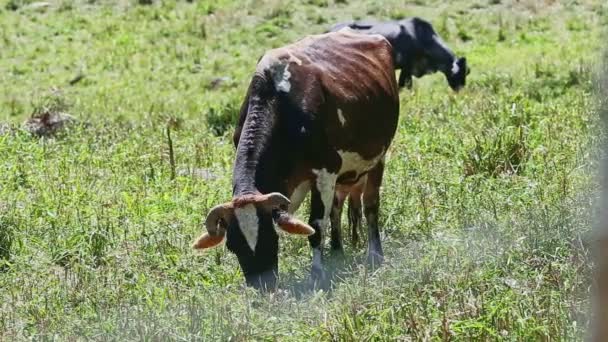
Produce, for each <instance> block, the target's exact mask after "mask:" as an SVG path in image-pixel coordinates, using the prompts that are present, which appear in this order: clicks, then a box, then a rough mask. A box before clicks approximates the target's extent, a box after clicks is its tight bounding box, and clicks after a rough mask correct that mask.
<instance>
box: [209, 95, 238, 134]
mask: <svg viewBox="0 0 608 342" xmlns="http://www.w3.org/2000/svg"><path fill="white" fill-rule="evenodd" d="M239 110H240V107H239V105H236V102H228V103H225V104H221V105H215V106H211V107H210V108H209V109H208V111H207V113H206V114H205V120H206V121H207V125H208V127H209V128H210V129H211V131H212V132H213V134H215V135H216V136H222V135H224V134H225V133H226V132H227V131H228V130H229V129H230V128H231V127H234V125H235V124H236V122H237V119H238V115H239Z"/></svg>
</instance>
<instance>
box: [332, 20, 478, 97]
mask: <svg viewBox="0 0 608 342" xmlns="http://www.w3.org/2000/svg"><path fill="white" fill-rule="evenodd" d="M345 28H349V29H352V30H355V31H357V32H360V33H367V34H380V35H382V36H384V37H385V38H386V39H388V41H389V42H390V43H391V45H392V46H393V49H394V58H395V66H396V69H401V73H400V75H399V87H400V88H403V87H407V88H411V87H412V76H416V77H422V76H424V75H427V74H431V73H434V72H436V71H441V72H442V73H443V74H445V77H446V78H447V80H448V84H449V85H450V87H451V88H452V89H453V90H454V91H458V90H459V89H461V88H462V87H464V86H465V83H466V76H467V73H468V72H469V70H468V69H467V61H466V58H465V57H461V58H458V57H456V55H454V53H453V52H452V51H451V50H450V48H448V46H447V45H446V44H445V43H444V42H443V40H442V39H441V37H439V35H438V34H437V33H436V32H435V30H434V29H433V26H432V25H431V24H430V23H429V22H427V21H425V20H424V19H421V18H418V17H413V18H408V19H402V20H393V21H387V22H374V21H356V22H349V23H340V24H336V25H334V26H333V27H332V28H331V29H330V31H332V32H333V31H339V30H342V29H345Z"/></svg>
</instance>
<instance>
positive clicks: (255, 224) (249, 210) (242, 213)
mask: <svg viewBox="0 0 608 342" xmlns="http://www.w3.org/2000/svg"><path fill="white" fill-rule="evenodd" d="M234 215H235V216H236V219H237V221H238V222H239V228H240V229H241V232H243V236H244V237H245V240H247V244H248V245H249V248H251V251H253V252H255V246H256V245H257V244H258V230H259V229H260V221H259V220H258V214H257V212H256V210H255V206H254V205H253V204H248V205H246V206H244V207H242V208H236V209H234Z"/></svg>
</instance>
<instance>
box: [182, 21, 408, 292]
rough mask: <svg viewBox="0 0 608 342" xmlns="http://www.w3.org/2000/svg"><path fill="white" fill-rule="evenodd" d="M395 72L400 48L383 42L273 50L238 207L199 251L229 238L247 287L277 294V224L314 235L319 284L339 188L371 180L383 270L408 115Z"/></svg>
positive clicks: (260, 89) (371, 216) (210, 227)
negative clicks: (400, 131)
mask: <svg viewBox="0 0 608 342" xmlns="http://www.w3.org/2000/svg"><path fill="white" fill-rule="evenodd" d="M393 70H394V61H393V55H392V48H391V45H390V43H389V42H388V41H387V40H386V39H385V38H384V37H382V36H380V35H367V34H358V33H356V32H332V33H326V34H321V35H312V36H308V37H306V38H303V39H301V40H299V41H297V42H295V43H293V44H290V45H287V46H284V47H282V48H278V49H274V50H270V51H268V52H266V53H265V54H264V56H263V57H262V58H261V59H260V60H259V61H258V64H257V67H256V71H255V73H254V75H253V77H252V79H251V82H250V84H249V88H248V90H247V95H246V97H245V100H244V102H243V104H242V106H241V110H240V116H239V121H238V123H237V127H236V129H235V133H234V144H235V146H236V157H235V161H234V167H233V169H234V170H233V177H232V183H233V187H232V200H231V201H229V202H227V203H224V204H220V205H217V206H215V207H213V208H212V209H211V210H210V211H209V213H208V215H207V218H206V219H205V223H204V226H205V228H206V230H207V231H206V232H205V233H204V234H202V235H201V236H200V237H199V238H198V239H197V241H196V242H195V243H194V245H193V247H194V248H195V249H204V248H210V247H213V246H215V245H217V244H219V243H220V242H222V241H224V239H225V240H226V247H227V248H228V250H230V251H231V252H233V253H234V254H236V257H237V259H238V262H239V265H240V267H241V270H242V272H243V274H244V276H245V280H246V283H247V284H248V285H249V286H252V287H254V288H258V289H274V288H276V281H277V277H278V249H279V244H278V234H277V232H276V231H275V228H274V224H276V226H277V227H278V228H280V230H283V231H285V232H287V233H291V234H299V235H307V236H308V240H309V243H310V246H311V248H312V263H311V264H312V266H311V273H310V278H311V279H312V280H313V281H314V282H315V283H319V281H321V282H324V280H326V275H325V271H324V269H323V265H322V263H323V257H322V256H323V241H324V230H325V229H326V228H327V225H328V223H329V216H330V213H331V210H332V207H333V205H332V203H333V198H334V194H335V190H336V187H337V186H341V187H348V186H350V185H352V184H357V183H358V182H359V181H360V179H362V178H363V177H365V178H366V180H367V182H366V185H367V187H366V188H365V191H364V196H363V206H364V211H365V214H366V218H367V223H368V229H369V236H370V239H369V240H370V241H369V247H368V259H369V260H370V262H372V263H375V264H379V263H380V262H381V261H382V258H383V251H382V246H381V243H380V235H379V228H378V212H379V205H380V192H379V188H380V183H381V181H382V174H383V171H384V158H385V154H386V152H387V150H388V148H389V146H390V144H391V141H392V140H393V137H394V135H395V131H396V129H397V121H398V117H399V91H398V87H397V81H396V79H395V74H394V71H393ZM308 193H310V194H311V196H310V216H309V219H308V223H304V222H302V221H300V220H298V219H297V218H295V217H294V216H293V214H294V212H295V211H296V210H297V209H298V207H299V205H300V204H301V203H302V202H303V200H304V198H305V197H306V196H307V194H308ZM273 223H274V224H273ZM333 237H334V235H333V234H332V238H333ZM334 245H336V243H332V246H334Z"/></svg>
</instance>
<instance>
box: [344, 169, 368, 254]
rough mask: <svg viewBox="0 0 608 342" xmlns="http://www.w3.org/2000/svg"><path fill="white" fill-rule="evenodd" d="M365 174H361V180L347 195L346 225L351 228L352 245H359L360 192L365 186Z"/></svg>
mask: <svg viewBox="0 0 608 342" xmlns="http://www.w3.org/2000/svg"><path fill="white" fill-rule="evenodd" d="M366 179H367V176H363V177H362V178H361V180H360V181H359V182H358V183H357V184H355V185H354V186H353V187H352V188H351V189H350V193H349V195H348V225H349V226H350V228H351V241H352V244H353V247H357V246H358V245H359V226H360V225H361V218H362V217H363V214H362V212H361V194H362V193H363V189H364V188H365V182H366Z"/></svg>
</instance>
